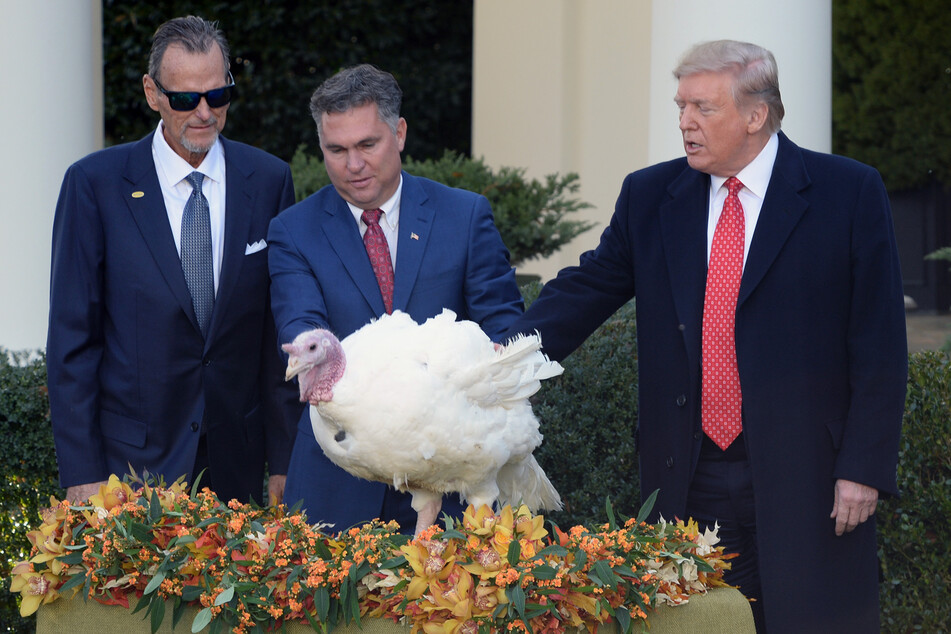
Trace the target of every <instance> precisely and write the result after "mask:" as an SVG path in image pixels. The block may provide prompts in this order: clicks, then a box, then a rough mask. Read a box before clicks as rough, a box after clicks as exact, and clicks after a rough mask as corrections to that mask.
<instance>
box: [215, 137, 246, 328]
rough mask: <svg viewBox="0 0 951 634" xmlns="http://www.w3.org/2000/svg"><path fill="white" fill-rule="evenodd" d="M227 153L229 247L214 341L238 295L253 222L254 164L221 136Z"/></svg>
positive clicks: (217, 300) (217, 297)
mask: <svg viewBox="0 0 951 634" xmlns="http://www.w3.org/2000/svg"><path fill="white" fill-rule="evenodd" d="M221 143H222V148H223V149H224V154H225V183H226V185H225V230H224V237H225V238H224V239H225V248H224V251H223V255H222V260H221V274H220V275H219V277H218V292H217V293H216V294H215V310H214V312H212V314H211V323H210V324H209V327H208V337H207V340H208V341H210V340H211V339H212V336H213V335H214V334H215V331H216V330H217V329H218V328H219V327H220V326H219V322H220V321H221V320H222V319H224V318H225V317H226V316H227V314H228V310H227V308H226V307H227V305H228V302H230V301H231V298H232V296H233V295H234V289H235V287H236V286H237V283H238V280H239V279H241V267H242V265H243V264H244V258H245V254H244V252H245V249H246V247H247V239H248V231H249V227H250V226H251V214H252V210H253V208H254V206H253V203H254V196H253V193H252V192H253V191H254V184H253V181H252V176H253V175H254V167H253V166H251V165H249V164H248V161H241V160H238V157H236V156H234V153H235V152H237V151H238V149H237V148H236V146H233V145H230V144H227V142H226V141H225V140H224V139H221Z"/></svg>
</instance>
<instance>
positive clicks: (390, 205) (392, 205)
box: [347, 172, 403, 227]
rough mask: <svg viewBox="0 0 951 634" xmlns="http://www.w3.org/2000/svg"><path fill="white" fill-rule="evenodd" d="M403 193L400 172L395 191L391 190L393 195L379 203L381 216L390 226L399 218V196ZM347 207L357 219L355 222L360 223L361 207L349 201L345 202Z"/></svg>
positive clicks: (394, 224) (396, 222)
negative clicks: (398, 182)
mask: <svg viewBox="0 0 951 634" xmlns="http://www.w3.org/2000/svg"><path fill="white" fill-rule="evenodd" d="M402 193H403V174H402V172H401V173H400V184H399V185H397V186H396V191H395V192H393V195H392V196H390V198H389V199H388V200H387V201H386V202H385V203H383V204H382V205H380V209H381V210H382V211H383V218H384V219H385V220H386V223H387V224H388V225H390V226H391V227H396V225H397V224H398V223H399V220H400V198H401V196H402ZM347 207H349V208H350V212H351V213H352V214H353V216H354V217H355V218H356V219H357V224H359V223H360V218H361V216H363V209H361V208H360V207H357V206H356V205H354V204H351V203H350V202H347Z"/></svg>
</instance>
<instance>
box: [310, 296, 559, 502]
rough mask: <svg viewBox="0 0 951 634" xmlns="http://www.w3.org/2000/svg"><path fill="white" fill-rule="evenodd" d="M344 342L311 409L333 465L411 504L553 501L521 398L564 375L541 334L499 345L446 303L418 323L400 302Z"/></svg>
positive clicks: (538, 438) (318, 435) (538, 441)
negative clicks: (447, 499) (441, 498)
mask: <svg viewBox="0 0 951 634" xmlns="http://www.w3.org/2000/svg"><path fill="white" fill-rule="evenodd" d="M340 343H341V346H342V348H343V354H344V356H345V358H346V368H345V370H344V372H343V375H342V376H341V377H340V379H339V381H337V382H336V384H334V386H333V397H332V399H331V400H329V401H326V402H319V403H317V404H316V405H315V406H312V407H311V421H312V424H313V428H314V435H315V437H316V438H317V442H318V443H319V444H320V446H321V447H322V448H323V450H324V453H325V454H326V455H327V456H328V457H329V458H330V459H331V460H332V461H333V462H334V463H336V464H337V465H339V466H340V467H342V468H343V469H345V470H346V471H348V472H350V473H352V474H354V475H356V476H358V477H361V478H365V479H368V480H376V481H380V482H386V483H388V484H392V485H393V486H396V487H397V488H399V489H402V490H409V491H411V492H412V493H413V495H414V503H413V506H414V508H417V506H422V505H423V504H424V501H425V502H428V501H431V499H432V497H433V496H432V494H441V493H444V492H453V491H457V492H459V493H461V494H462V495H463V496H464V497H465V498H466V499H467V500H468V501H469V502H470V503H472V504H476V505H480V504H490V505H491V504H493V503H494V502H496V501H498V502H500V503H502V504H505V503H511V504H515V503H519V502H523V503H525V504H527V505H528V506H529V507H531V508H532V509H533V510H538V509H549V510H552V509H559V508H561V500H560V498H559V496H558V493H557V491H555V489H554V487H553V486H552V485H551V483H550V482H549V480H548V478H547V477H546V475H545V473H544V471H542V469H541V467H540V466H539V465H538V463H537V462H536V461H535V458H534V457H533V456H532V451H533V450H534V449H535V448H536V447H537V446H538V445H540V444H541V441H542V435H541V434H540V433H539V431H538V420H537V419H536V418H535V415H534V414H533V413H532V409H531V405H530V404H529V402H528V397H529V396H531V395H532V394H534V393H535V392H536V391H538V389H539V387H540V386H541V381H543V380H544V379H547V378H551V377H554V376H557V375H559V374H561V372H562V368H561V366H560V365H558V364H557V363H555V362H552V361H549V360H548V359H547V357H545V355H544V354H542V352H541V351H540V348H541V341H540V339H539V338H538V336H528V337H524V336H523V337H518V338H517V339H515V340H514V341H512V342H511V343H509V344H508V345H506V346H504V347H503V348H501V349H499V350H496V349H495V346H494V344H493V343H492V341H490V340H489V338H488V337H487V336H486V335H485V334H484V333H483V332H482V330H481V329H480V328H479V326H478V325H477V324H475V323H473V322H470V321H456V315H455V314H454V313H453V312H452V311H450V310H444V311H443V312H442V313H441V314H440V315H437V316H436V317H433V318H431V319H428V320H427V321H426V322H424V323H422V324H419V325H417V324H416V323H415V322H414V321H413V320H412V318H411V317H410V316H409V315H407V314H405V313H401V312H399V311H397V312H394V313H393V314H392V315H387V316H384V317H382V318H380V319H378V320H376V321H373V322H371V323H370V324H367V325H366V326H364V327H363V328H361V329H360V330H358V331H356V332H354V333H353V334H351V335H350V336H349V337H347V338H345V339H344V340H343V341H342V342H340ZM424 492H429V493H428V494H427V493H424ZM417 497H418V498H419V499H417ZM437 499H438V495H437Z"/></svg>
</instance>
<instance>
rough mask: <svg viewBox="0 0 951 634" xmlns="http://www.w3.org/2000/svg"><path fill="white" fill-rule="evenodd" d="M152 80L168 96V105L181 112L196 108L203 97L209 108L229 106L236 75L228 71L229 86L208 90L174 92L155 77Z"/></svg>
mask: <svg viewBox="0 0 951 634" xmlns="http://www.w3.org/2000/svg"><path fill="white" fill-rule="evenodd" d="M152 81H154V82H155V85H156V86H157V87H158V89H159V90H161V91H162V94H163V95H165V96H166V97H168V105H169V106H171V107H172V110H178V111H179V112H188V111H189V110H194V109H195V108H197V107H198V104H199V103H201V98H202V97H204V98H205V101H206V102H208V107H209V108H220V107H221V106H227V105H228V104H229V103H231V97H232V96H233V94H234V92H235V88H234V77H232V76H231V73H230V72H229V73H228V82H229V83H228V85H227V86H222V87H221V88H215V89H214V90H209V91H208V92H172V91H171V90H165V88H163V87H162V84H160V83H158V80H157V79H155V78H154V77H153V78H152Z"/></svg>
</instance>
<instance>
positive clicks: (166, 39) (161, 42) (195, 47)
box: [149, 15, 231, 82]
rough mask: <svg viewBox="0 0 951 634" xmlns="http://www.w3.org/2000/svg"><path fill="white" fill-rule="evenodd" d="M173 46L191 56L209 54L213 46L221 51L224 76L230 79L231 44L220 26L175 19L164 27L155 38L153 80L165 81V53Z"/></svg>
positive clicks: (196, 19) (189, 18)
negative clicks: (229, 57) (163, 68)
mask: <svg viewBox="0 0 951 634" xmlns="http://www.w3.org/2000/svg"><path fill="white" fill-rule="evenodd" d="M172 44H177V45H179V46H181V47H183V48H184V49H185V50H186V51H188V52H189V53H207V52H208V51H210V50H211V47H212V45H213V44H217V45H218V48H219V50H221V57H222V61H223V62H224V76H225V78H227V76H228V69H229V68H230V67H231V63H230V62H229V61H228V54H229V50H228V40H226V39H225V36H224V33H222V32H221V30H219V29H218V23H217V22H209V21H208V20H205V19H203V18H199V17H197V16H194V15H188V16H185V17H183V18H174V19H172V20H169V21H168V22H166V23H165V24H163V25H161V26H160V27H159V28H158V29H156V31H155V35H153V36H152V52H151V53H150V54H149V76H150V77H152V79H155V80H157V81H160V82H161V81H162V80H161V78H160V77H159V73H160V70H161V67H162V58H163V57H164V56H165V51H166V50H167V49H168V47H169V46H170V45H172Z"/></svg>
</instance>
